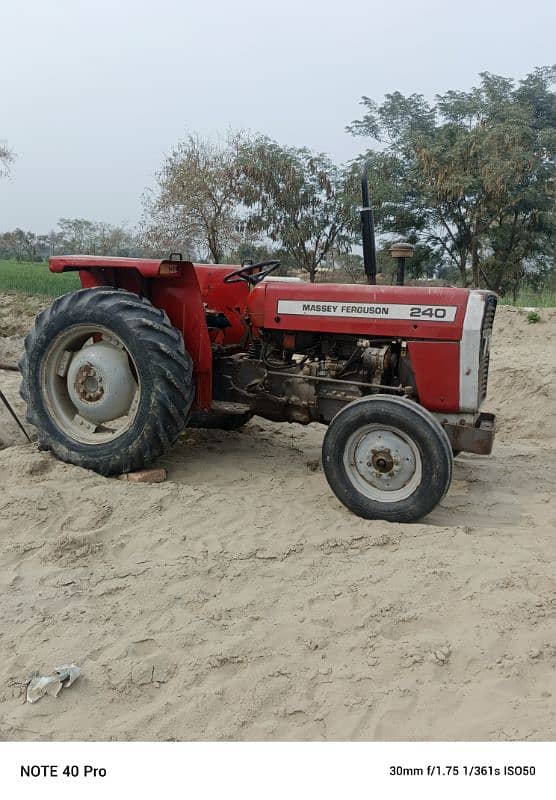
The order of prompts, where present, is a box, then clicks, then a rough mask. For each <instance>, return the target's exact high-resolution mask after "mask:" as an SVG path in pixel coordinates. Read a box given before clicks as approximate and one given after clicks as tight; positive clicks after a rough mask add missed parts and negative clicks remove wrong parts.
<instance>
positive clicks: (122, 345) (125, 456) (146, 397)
mask: <svg viewBox="0 0 556 800" xmlns="http://www.w3.org/2000/svg"><path fill="white" fill-rule="evenodd" d="M19 366H20V370H21V373H22V376H23V380H22V384H21V389H20V393H21V396H22V397H23V399H24V400H25V402H26V403H27V420H28V422H30V423H31V424H33V425H34V426H35V427H36V428H37V429H38V435H39V443H40V444H41V445H42V446H43V447H44V448H48V449H50V450H51V451H52V452H53V453H54V455H56V456H57V457H58V458H59V459H61V460H62V461H66V462H69V463H71V464H77V465H78V466H81V467H86V468H87V469H92V470H95V471H96V472H99V473H100V474H101V475H113V474H117V473H122V472H129V471H131V470H136V469H140V468H141V467H144V466H146V465H147V464H149V463H150V462H151V461H153V460H154V459H155V458H157V457H158V456H160V455H161V454H162V453H164V452H165V451H166V450H168V448H169V447H170V446H171V445H172V444H173V443H174V441H175V440H176V438H177V436H178V435H179V433H180V432H181V431H182V430H183V429H184V428H185V426H186V424H187V421H188V418H189V413H190V408H191V404H192V401H193V396H194V384H193V370H192V361H191V358H190V356H189V355H188V353H187V352H186V351H185V349H184V346H183V339H182V336H181V333H180V332H179V331H178V330H176V328H174V327H172V325H171V323H170V321H169V320H168V317H167V316H166V314H165V313H164V312H163V311H162V310H161V309H159V308H155V307H154V306H152V305H151V303H150V302H149V301H148V300H146V299H145V298H142V297H139V296H137V295H135V294H132V293H130V292H127V291H123V290H120V289H113V288H111V287H98V288H94V289H81V290H79V291H76V292H71V293H70V294H66V295H64V296H63V297H60V298H58V299H57V300H55V301H54V302H53V303H52V305H51V306H50V307H49V308H47V309H46V310H45V311H43V312H41V313H40V314H39V315H38V317H37V319H36V321H35V327H34V328H33V329H32V330H31V331H30V333H29V334H28V335H27V337H26V339H25V352H24V355H23V357H22V359H21V361H20V365H19Z"/></svg>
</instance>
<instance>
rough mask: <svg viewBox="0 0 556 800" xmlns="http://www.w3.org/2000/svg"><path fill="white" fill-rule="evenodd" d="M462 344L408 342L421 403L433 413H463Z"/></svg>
mask: <svg viewBox="0 0 556 800" xmlns="http://www.w3.org/2000/svg"><path fill="white" fill-rule="evenodd" d="M459 349H460V346H459V342H408V343H407V351H408V354H409V360H410V361H411V366H412V369H413V373H414V375H415V382H416V384H417V394H418V396H419V402H420V403H421V405H423V406H424V407H425V408H428V410H429V411H440V412H442V411H445V412H446V413H455V412H458V411H459Z"/></svg>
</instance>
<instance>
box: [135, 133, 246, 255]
mask: <svg viewBox="0 0 556 800" xmlns="http://www.w3.org/2000/svg"><path fill="white" fill-rule="evenodd" d="M243 138H244V137H243V135H242V134H241V133H229V134H228V135H227V137H226V138H225V140H224V141H223V142H220V143H217V144H214V143H212V142H210V141H208V140H204V139H201V138H200V137H199V136H188V137H187V138H186V139H184V140H182V141H180V142H178V144H177V146H176V147H175V149H174V151H173V152H172V154H171V155H170V156H168V158H166V160H165V161H164V163H163V165H162V168H161V170H160V171H159V172H158V174H157V176H156V187H155V189H154V190H152V191H149V192H148V193H147V194H146V195H145V198H144V220H143V227H144V236H145V240H146V241H147V243H148V245H149V247H150V249H153V248H156V247H157V245H158V247H159V249H162V250H167V249H181V248H182V247H183V249H184V250H185V252H186V253H188V254H189V255H190V256H191V257H193V255H194V253H195V252H197V253H199V254H200V255H201V257H208V258H210V259H211V260H212V261H213V262H214V263H216V264H218V263H220V262H222V260H223V258H224V256H225V254H226V253H227V252H228V251H229V250H231V249H233V248H234V247H235V246H237V244H238V242H239V238H240V237H239V235H238V226H239V225H240V218H241V216H240V213H239V171H238V159H237V156H238V150H239V147H240V145H241V143H242V141H243ZM192 251H194V252H193V253H192Z"/></svg>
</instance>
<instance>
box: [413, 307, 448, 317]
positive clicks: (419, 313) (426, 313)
mask: <svg viewBox="0 0 556 800" xmlns="http://www.w3.org/2000/svg"><path fill="white" fill-rule="evenodd" d="M409 316H410V317H428V318H429V319H446V309H445V308H443V307H442V306H413V307H412V308H411V309H410V311H409Z"/></svg>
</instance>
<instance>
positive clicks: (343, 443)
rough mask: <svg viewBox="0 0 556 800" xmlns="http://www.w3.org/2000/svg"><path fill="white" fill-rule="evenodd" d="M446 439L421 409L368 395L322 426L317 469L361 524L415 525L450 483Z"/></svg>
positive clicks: (391, 399) (416, 405)
mask: <svg viewBox="0 0 556 800" xmlns="http://www.w3.org/2000/svg"><path fill="white" fill-rule="evenodd" d="M452 458H453V457H452V448H451V446H450V442H449V440H448V437H447V435H446V433H445V431H444V429H443V428H442V426H441V425H440V424H439V422H438V421H437V420H436V419H435V417H434V416H433V415H432V414H430V413H429V412H428V411H427V410H426V409H424V408H423V407H422V406H419V405H418V404H417V403H414V402H412V401H408V400H403V399H402V398H398V397H389V396H385V395H374V396H372V397H364V398H361V399H360V400H355V401H354V402H352V403H349V404H348V405H347V406H345V407H344V408H343V409H342V410H341V411H339V412H338V414H336V416H335V417H334V419H333V420H332V421H331V423H330V425H329V426H328V430H327V432H326V435H325V437H324V442H323V447H322V461H323V468H324V473H325V475H326V478H327V480H328V483H329V484H330V487H331V489H332V491H333V492H334V494H335V495H336V497H337V498H338V499H339V500H340V501H341V502H342V503H343V504H344V505H345V506H347V508H349V509H350V511H352V512H353V513H354V514H357V515H358V516H360V517H363V518H364V519H385V520H388V521H390V522H415V521H417V520H419V519H421V518H422V517H424V516H426V515H427V514H428V513H429V512H430V511H432V510H433V508H434V507H435V506H436V505H437V504H438V503H440V501H441V500H442V498H443V497H444V495H445V494H446V492H447V491H448V488H449V486H450V483H451V480H452V463H453V461H452Z"/></svg>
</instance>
